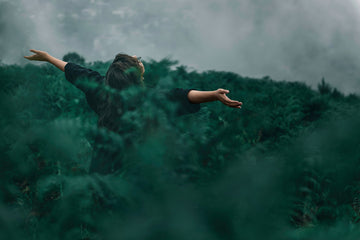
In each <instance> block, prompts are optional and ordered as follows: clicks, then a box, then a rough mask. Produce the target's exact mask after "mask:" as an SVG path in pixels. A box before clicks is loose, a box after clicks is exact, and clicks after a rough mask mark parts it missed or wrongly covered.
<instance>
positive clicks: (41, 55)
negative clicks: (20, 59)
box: [24, 49, 50, 61]
mask: <svg viewBox="0 0 360 240" xmlns="http://www.w3.org/2000/svg"><path fill="white" fill-rule="evenodd" d="M30 52H33V53H35V54H34V55H31V56H24V58H26V59H28V60H32V61H47V60H48V59H49V56H50V55H49V54H48V53H47V52H44V51H38V50H34V49H31V50H30Z"/></svg>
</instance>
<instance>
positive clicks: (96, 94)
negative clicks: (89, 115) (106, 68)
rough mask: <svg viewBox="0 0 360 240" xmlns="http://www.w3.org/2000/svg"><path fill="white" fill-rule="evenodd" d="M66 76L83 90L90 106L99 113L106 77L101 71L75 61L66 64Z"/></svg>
mask: <svg viewBox="0 0 360 240" xmlns="http://www.w3.org/2000/svg"><path fill="white" fill-rule="evenodd" d="M64 72H65V78H66V80H68V81H69V82H70V83H72V84H73V85H75V86H76V87H77V88H78V89H80V90H81V91H83V92H84V93H85V96H86V100H87V102H88V104H89V106H90V107H91V108H92V109H93V110H94V111H95V112H96V113H98V111H99V107H100V104H101V96H100V88H101V86H102V85H103V84H104V82H103V81H104V80H103V79H104V78H103V77H102V76H101V75H100V73H98V72H96V71H93V70H91V69H88V68H84V67H82V66H80V65H77V64H75V63H67V64H66V65H65V71H64Z"/></svg>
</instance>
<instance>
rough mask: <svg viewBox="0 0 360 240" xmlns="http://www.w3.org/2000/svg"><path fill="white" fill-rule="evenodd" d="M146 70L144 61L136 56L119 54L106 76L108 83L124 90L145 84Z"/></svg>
mask: <svg viewBox="0 0 360 240" xmlns="http://www.w3.org/2000/svg"><path fill="white" fill-rule="evenodd" d="M144 72H145V68H144V65H143V64H142V62H141V61H140V60H139V59H138V58H137V57H136V55H134V56H129V55H127V54H123V53H120V54H117V55H116V57H115V59H114V61H113V62H112V64H111V65H110V67H109V69H108V71H107V73H106V78H105V83H106V85H108V86H110V87H112V88H115V89H118V90H122V89H125V88H127V87H130V86H133V85H142V84H143V79H144V77H143V75H144Z"/></svg>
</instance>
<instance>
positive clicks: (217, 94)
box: [187, 88, 242, 108]
mask: <svg viewBox="0 0 360 240" xmlns="http://www.w3.org/2000/svg"><path fill="white" fill-rule="evenodd" d="M229 92H230V91H229V90H225V89H222V88H219V89H218V90H215V91H197V90H191V91H190V92H189V93H188V95H187V97H188V99H189V101H190V102H192V103H204V102H212V101H220V102H222V103H223V104H225V105H226V106H229V107H233V108H241V106H242V102H239V101H235V100H231V99H230V98H228V97H227V96H226V94H228V93H229Z"/></svg>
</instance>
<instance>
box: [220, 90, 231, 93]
mask: <svg viewBox="0 0 360 240" xmlns="http://www.w3.org/2000/svg"><path fill="white" fill-rule="evenodd" d="M229 92H230V91H229V90H226V89H220V93H225V94H227V93H229Z"/></svg>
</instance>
